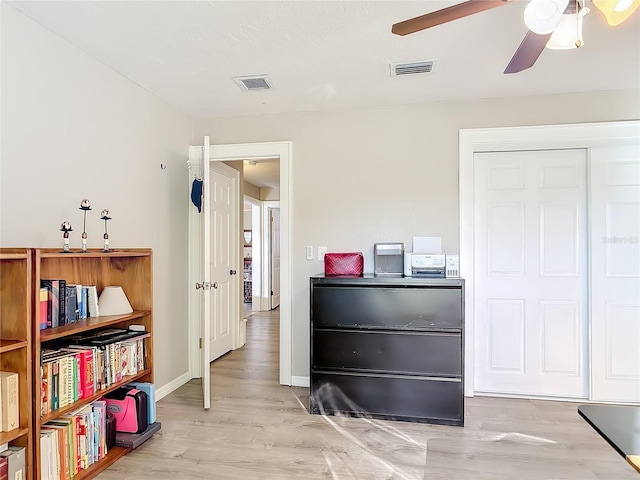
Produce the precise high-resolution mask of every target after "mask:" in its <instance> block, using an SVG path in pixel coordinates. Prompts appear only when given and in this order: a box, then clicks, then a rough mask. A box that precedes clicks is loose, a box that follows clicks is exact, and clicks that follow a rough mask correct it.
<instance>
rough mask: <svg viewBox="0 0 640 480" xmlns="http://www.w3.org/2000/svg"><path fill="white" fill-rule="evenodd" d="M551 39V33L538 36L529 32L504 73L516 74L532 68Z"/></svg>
mask: <svg viewBox="0 0 640 480" xmlns="http://www.w3.org/2000/svg"><path fill="white" fill-rule="evenodd" d="M550 38H551V33H547V34H545V35H538V34H537V33H533V32H532V31H531V30H529V31H528V32H527V34H526V35H525V36H524V38H523V39H522V42H521V43H520V46H518V49H517V50H516V53H514V54H513V57H512V58H511V61H510V62H509V65H507V68H505V70H504V73H518V72H521V71H522V70H526V69H527V68H530V67H532V66H533V64H534V63H536V60H538V57H539V56H540V54H541V53H542V51H543V50H544V47H545V46H546V45H547V42H548V41H549V39H550Z"/></svg>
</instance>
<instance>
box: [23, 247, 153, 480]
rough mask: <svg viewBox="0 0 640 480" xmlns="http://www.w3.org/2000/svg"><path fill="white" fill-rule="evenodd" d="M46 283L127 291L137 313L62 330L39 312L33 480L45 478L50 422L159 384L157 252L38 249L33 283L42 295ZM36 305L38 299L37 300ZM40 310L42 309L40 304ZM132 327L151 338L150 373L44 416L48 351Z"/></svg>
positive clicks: (100, 466)
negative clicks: (136, 385)
mask: <svg viewBox="0 0 640 480" xmlns="http://www.w3.org/2000/svg"><path fill="white" fill-rule="evenodd" d="M42 279H58V280H62V279H64V280H65V281H66V282H67V284H79V285H95V286H96V290H97V292H98V294H99V293H100V292H102V290H103V289H104V287H106V286H111V285H117V286H121V287H122V289H123V291H124V292H125V294H126V296H127V299H128V300H129V303H130V304H131V307H132V308H133V313H130V314H128V315H109V316H100V317H90V318H88V319H86V320H80V321H76V322H74V323H70V324H66V325H62V326H60V327H56V328H47V329H44V330H40V329H39V325H40V318H39V309H34V315H33V319H32V325H33V327H32V335H33V341H32V348H31V352H32V353H31V357H32V359H33V372H32V375H33V388H34V392H38V394H36V395H33V404H32V412H33V418H34V420H33V428H32V430H33V431H32V438H33V439H34V441H33V451H34V455H33V465H34V472H35V475H34V476H33V477H29V478H34V479H35V480H40V479H42V478H43V475H41V472H40V471H39V470H40V465H41V455H42V453H43V452H41V451H40V442H39V441H35V440H36V439H39V438H40V431H41V429H42V428H43V426H44V424H45V423H47V422H50V421H52V420H59V419H60V417H62V416H63V415H69V414H71V413H72V412H75V411H77V410H78V409H80V408H82V407H84V406H86V405H88V404H89V403H91V402H93V401H95V400H98V399H100V398H101V397H103V396H104V395H105V394H107V393H109V392H111V391H113V390H115V389H117V388H118V387H122V386H124V385H126V384H127V383H129V382H132V381H140V382H151V383H152V382H153V311H152V310H153V255H152V251H151V249H145V248H135V249H120V250H115V251H112V252H102V251H101V250H98V249H91V250H89V252H87V253H82V252H71V253H63V252H61V251H60V250H59V249H55V248H46V249H34V250H33V284H34V287H35V286H37V287H38V290H39V287H40V280H42ZM38 293H39V292H38ZM33 300H34V301H35V300H36V299H35V296H34V297H33ZM34 305H36V304H35V303H34ZM131 325H142V326H143V327H144V330H145V331H146V332H147V333H148V334H149V335H148V336H147V338H145V359H146V366H145V370H142V371H140V372H138V373H137V374H135V375H131V376H126V377H124V378H123V379H122V380H121V381H119V382H117V383H114V384H112V385H109V387H108V388H103V389H101V390H99V391H97V392H96V393H95V394H93V395H90V396H87V397H84V398H82V399H80V400H78V401H76V402H74V403H71V404H69V405H65V406H64V407H62V408H59V409H56V410H54V411H51V412H48V413H46V414H45V415H41V412H42V411H43V409H42V408H41V401H42V397H41V395H40V392H41V391H42V385H43V383H42V378H41V375H42V372H41V367H40V359H41V352H42V350H43V349H56V348H59V346H65V345H68V343H65V340H66V339H70V337H73V336H75V335H78V334H89V333H91V332H93V331H95V330H98V329H102V328H106V327H110V328H123V329H126V328H128V327H129V326H131ZM45 411H46V410H45ZM129 451H130V449H128V448H121V447H112V448H111V449H110V450H109V451H108V452H107V454H106V456H105V457H104V458H102V459H101V460H99V461H98V462H96V463H94V464H92V465H90V466H89V467H88V468H86V469H82V470H80V471H79V472H78V474H76V476H75V480H86V479H91V478H94V477H95V476H97V475H98V474H99V473H100V472H102V471H104V470H105V469H106V468H107V467H109V466H110V465H112V464H113V463H114V462H115V461H117V460H118V459H119V458H121V457H122V456H124V455H126V454H127V453H128V452H129Z"/></svg>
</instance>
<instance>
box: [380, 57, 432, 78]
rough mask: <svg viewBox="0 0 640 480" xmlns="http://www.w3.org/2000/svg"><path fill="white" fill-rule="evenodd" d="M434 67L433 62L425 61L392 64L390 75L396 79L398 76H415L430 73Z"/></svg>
mask: <svg viewBox="0 0 640 480" xmlns="http://www.w3.org/2000/svg"><path fill="white" fill-rule="evenodd" d="M435 66H436V61H435V60H426V61H423V62H409V63H392V64H391V75H392V76H394V77H398V76H400V75H417V74H418V73H432V72H433V70H434V68H435Z"/></svg>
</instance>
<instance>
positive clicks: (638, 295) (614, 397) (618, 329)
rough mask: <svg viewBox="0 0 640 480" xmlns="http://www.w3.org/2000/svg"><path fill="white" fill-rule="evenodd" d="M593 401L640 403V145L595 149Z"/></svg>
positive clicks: (593, 167)
mask: <svg viewBox="0 0 640 480" xmlns="http://www.w3.org/2000/svg"><path fill="white" fill-rule="evenodd" d="M590 184H591V185H590V187H591V192H590V196H591V202H590V203H591V205H590V206H591V215H590V220H591V262H590V263H591V277H592V280H591V348H592V356H591V363H592V375H591V379H592V386H591V398H592V400H597V401H614V402H640V146H638V144H637V143H636V144H635V145H628V146H618V147H599V148H593V149H592V150H591V181H590Z"/></svg>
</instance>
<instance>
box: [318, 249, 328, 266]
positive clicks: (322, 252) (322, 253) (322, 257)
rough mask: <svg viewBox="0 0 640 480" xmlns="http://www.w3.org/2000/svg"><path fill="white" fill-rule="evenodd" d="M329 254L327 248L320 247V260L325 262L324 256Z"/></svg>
mask: <svg viewBox="0 0 640 480" xmlns="http://www.w3.org/2000/svg"><path fill="white" fill-rule="evenodd" d="M325 253H327V247H318V260H319V261H321V262H324V254H325Z"/></svg>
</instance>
